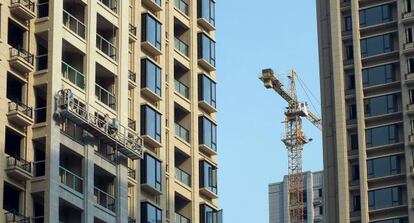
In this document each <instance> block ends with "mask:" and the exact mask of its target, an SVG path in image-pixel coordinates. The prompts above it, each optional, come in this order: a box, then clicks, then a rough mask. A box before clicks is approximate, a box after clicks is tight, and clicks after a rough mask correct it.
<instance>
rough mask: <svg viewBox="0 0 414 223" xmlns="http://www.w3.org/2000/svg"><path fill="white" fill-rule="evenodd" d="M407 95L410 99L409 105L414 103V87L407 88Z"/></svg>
mask: <svg viewBox="0 0 414 223" xmlns="http://www.w3.org/2000/svg"><path fill="white" fill-rule="evenodd" d="M408 97H409V99H410V105H412V104H414V88H413V89H409V90H408Z"/></svg>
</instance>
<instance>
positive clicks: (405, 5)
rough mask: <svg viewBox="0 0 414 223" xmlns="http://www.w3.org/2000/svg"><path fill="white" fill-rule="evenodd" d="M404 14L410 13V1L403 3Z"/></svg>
mask: <svg viewBox="0 0 414 223" xmlns="http://www.w3.org/2000/svg"><path fill="white" fill-rule="evenodd" d="M404 9H405V12H411V0H405V1H404Z"/></svg>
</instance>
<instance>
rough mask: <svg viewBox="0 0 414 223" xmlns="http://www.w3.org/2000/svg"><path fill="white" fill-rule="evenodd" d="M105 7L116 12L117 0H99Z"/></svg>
mask: <svg viewBox="0 0 414 223" xmlns="http://www.w3.org/2000/svg"><path fill="white" fill-rule="evenodd" d="M99 1H100V2H102V4H104V5H105V6H106V7H108V8H109V9H111V10H112V11H113V12H115V13H117V11H118V2H117V1H116V0H99Z"/></svg>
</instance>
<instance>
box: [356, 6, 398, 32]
mask: <svg viewBox="0 0 414 223" xmlns="http://www.w3.org/2000/svg"><path fill="white" fill-rule="evenodd" d="M391 13H392V6H391V5H389V4H387V5H380V6H376V7H372V8H368V9H363V10H360V11H359V25H360V26H361V27H366V26H372V25H376V24H381V23H384V22H389V21H391V20H392V14H391Z"/></svg>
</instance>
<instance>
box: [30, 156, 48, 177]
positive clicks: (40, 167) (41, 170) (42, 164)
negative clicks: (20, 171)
mask: <svg viewBox="0 0 414 223" xmlns="http://www.w3.org/2000/svg"><path fill="white" fill-rule="evenodd" d="M45 170H46V161H45V160H39V161H33V175H34V176H35V177H41V176H44V175H45Z"/></svg>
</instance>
